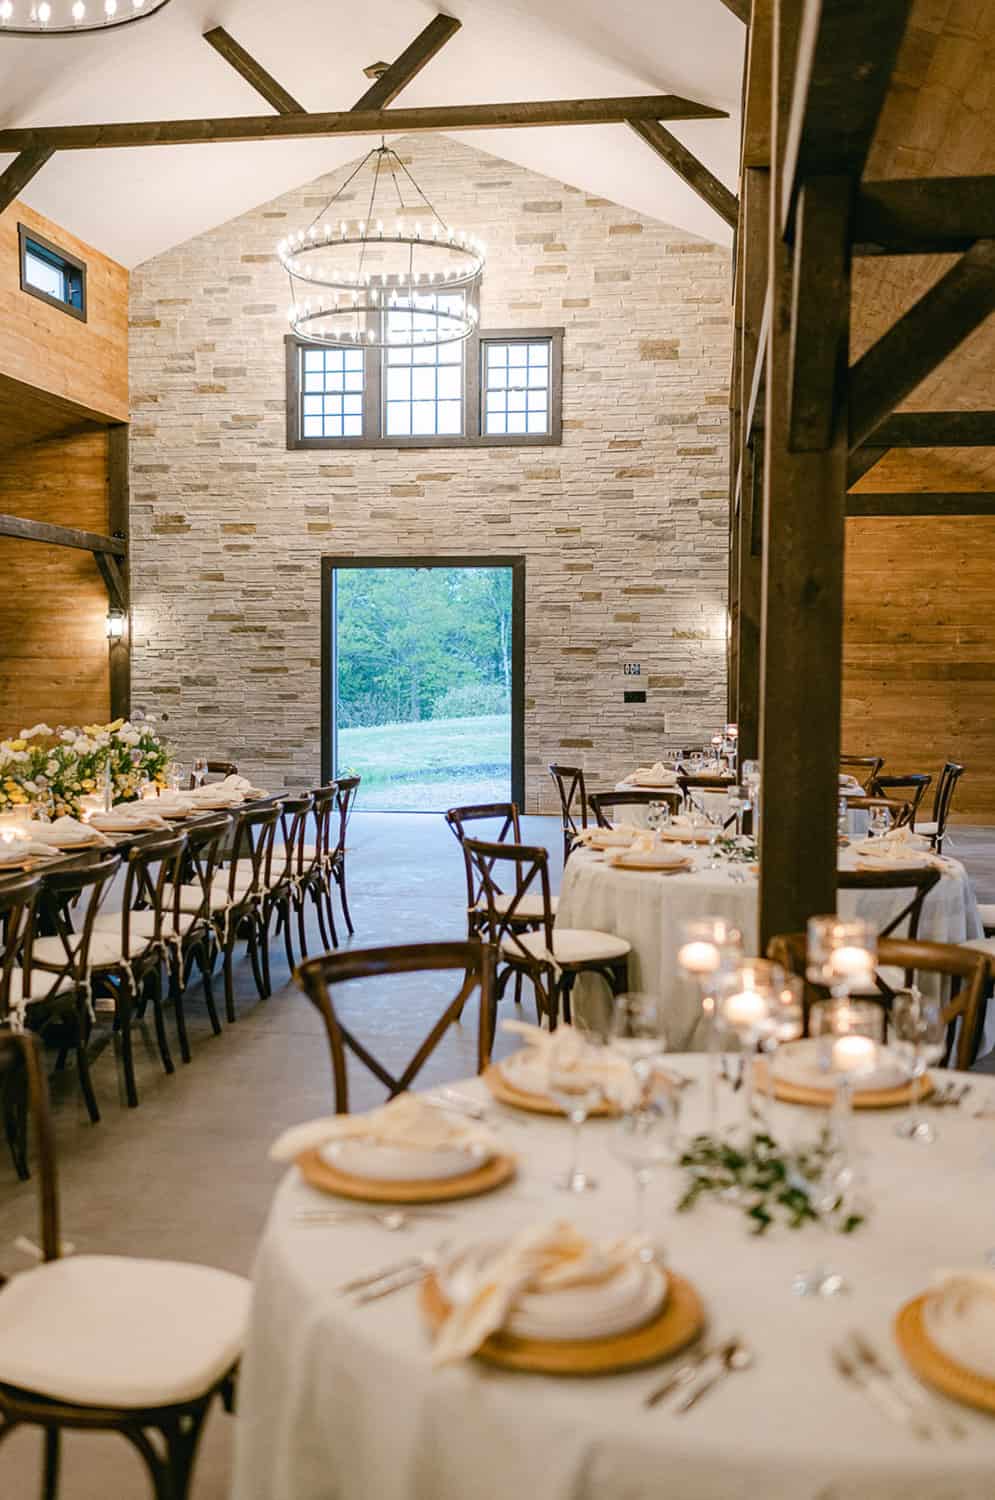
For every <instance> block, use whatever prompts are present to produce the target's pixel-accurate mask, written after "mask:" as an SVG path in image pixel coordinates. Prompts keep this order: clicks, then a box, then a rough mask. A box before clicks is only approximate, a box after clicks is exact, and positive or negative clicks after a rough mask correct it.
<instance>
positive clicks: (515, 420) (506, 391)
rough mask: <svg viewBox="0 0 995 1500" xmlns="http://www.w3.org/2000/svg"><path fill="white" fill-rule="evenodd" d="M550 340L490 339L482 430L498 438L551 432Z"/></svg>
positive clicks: (484, 348) (486, 344)
mask: <svg viewBox="0 0 995 1500" xmlns="http://www.w3.org/2000/svg"><path fill="white" fill-rule="evenodd" d="M550 344H551V340H550V339H536V340H535V341H534V342H533V341H532V340H526V339H515V340H514V341H510V340H509V341H508V342H501V341H500V340H498V339H487V340H486V341H485V342H484V344H483V346H482V352H483V356H484V368H483V380H482V389H483V401H484V405H483V414H482V418H481V430H482V431H483V432H485V433H486V434H487V435H488V436H489V437H493V436H496V435H500V436H505V435H508V434H518V433H525V432H527V433H530V434H531V435H532V436H535V435H536V434H538V433H547V434H548V432H549V430H550V427H549V423H550V415H551V412H550V406H551V402H550V397H551V394H552V392H551V387H550V376H551V368H552V366H551V360H550Z"/></svg>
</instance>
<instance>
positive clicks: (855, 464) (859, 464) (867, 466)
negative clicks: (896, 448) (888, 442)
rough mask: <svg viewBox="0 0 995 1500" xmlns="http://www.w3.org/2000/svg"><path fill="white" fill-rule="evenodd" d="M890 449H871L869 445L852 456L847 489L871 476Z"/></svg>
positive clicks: (849, 464)
mask: <svg viewBox="0 0 995 1500" xmlns="http://www.w3.org/2000/svg"><path fill="white" fill-rule="evenodd" d="M887 452H888V449H887V448H886V447H885V448H878V447H876V446H875V447H871V446H870V445H869V444H868V445H867V446H866V447H864V448H858V449H856V451H855V452H853V453H851V454H850V457H849V459H848V460H847V466H846V487H847V489H851V488H852V487H853V485H855V484H856V483H857V481H858V480H860V479H863V477H864V475H865V474H869V473H870V471H871V469H873V467H874V465H875V464H878V463H880V462H881V460H882V459H883V458H884V456H885V454H886V453H887Z"/></svg>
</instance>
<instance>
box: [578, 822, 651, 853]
mask: <svg viewBox="0 0 995 1500" xmlns="http://www.w3.org/2000/svg"><path fill="white" fill-rule="evenodd" d="M641 831H642V832H645V830H640V829H638V828H636V827H634V826H633V824H631V823H617V824H616V825H615V827H614V828H594V827H592V828H580V829H578V831H577V833H576V835H575V836H576V838H577V841H578V843H581V844H587V845H591V844H594V845H597V844H605V845H607V844H615V845H617V846H618V847H621V846H622V845H623V844H624V845H626V847H627V846H628V845H629V844H631V843H632V840H633V839H634V838H637V837H638V836H639V834H640V832H641Z"/></svg>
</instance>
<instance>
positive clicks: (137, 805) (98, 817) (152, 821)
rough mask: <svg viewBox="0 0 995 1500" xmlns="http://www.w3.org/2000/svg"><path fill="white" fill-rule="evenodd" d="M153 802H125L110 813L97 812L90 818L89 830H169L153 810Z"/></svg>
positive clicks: (115, 831) (163, 819) (127, 831)
mask: <svg viewBox="0 0 995 1500" xmlns="http://www.w3.org/2000/svg"><path fill="white" fill-rule="evenodd" d="M152 809H153V803H151V802H125V803H122V804H121V806H120V807H112V808H111V810H110V812H95V813H92V814H91V816H90V821H89V823H88V825H87V827H88V828H90V829H93V828H102V829H104V830H105V832H107V833H130V832H131V831H132V829H140V828H144V829H152V828H164V829H168V827H169V824H168V823H167V822H166V819H165V818H161V817H160V816H159V814H158V813H157V812H154V811H153V810H152Z"/></svg>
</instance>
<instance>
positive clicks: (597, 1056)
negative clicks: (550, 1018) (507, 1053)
mask: <svg viewBox="0 0 995 1500" xmlns="http://www.w3.org/2000/svg"><path fill="white" fill-rule="evenodd" d="M501 1029H502V1031H508V1032H510V1033H511V1034H512V1035H513V1036H519V1037H521V1038H522V1040H523V1041H524V1042H525V1044H526V1050H525V1052H524V1053H522V1052H516V1053H513V1054H512V1056H511V1057H509V1058H508V1059H507V1060H506V1062H505V1063H502V1064H501V1068H502V1071H503V1072H504V1073H505V1074H506V1076H507V1077H508V1078H509V1080H510V1081H511V1083H512V1084H513V1085H514V1086H515V1087H516V1088H524V1089H525V1090H526V1091H527V1092H529V1093H535V1094H548V1093H549V1091H550V1083H551V1080H552V1078H553V1077H554V1076H556V1075H559V1074H562V1073H576V1074H577V1075H578V1076H579V1077H581V1078H584V1079H590V1080H591V1082H592V1083H596V1084H597V1085H598V1086H599V1087H600V1089H601V1092H602V1094H603V1095H604V1097H605V1098H606V1099H607V1100H609V1102H610V1103H612V1104H617V1105H618V1106H619V1108H621V1109H629V1108H631V1107H632V1106H633V1105H634V1104H636V1103H637V1102H638V1100H639V1095H640V1088H639V1084H638V1082H637V1080H636V1077H635V1074H634V1073H633V1071H632V1068H631V1066H630V1065H629V1061H628V1059H627V1058H626V1057H624V1056H623V1055H622V1054H621V1053H619V1052H616V1051H614V1050H613V1049H612V1048H611V1047H599V1046H597V1045H596V1044H594V1043H593V1042H590V1041H588V1040H587V1038H586V1037H585V1036H583V1035H582V1033H581V1032H579V1031H577V1030H575V1028H574V1027H573V1026H569V1025H563V1026H557V1028H556V1030H555V1031H544V1030H543V1029H542V1027H541V1026H532V1025H530V1024H529V1022H528V1021H502V1023H501Z"/></svg>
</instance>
